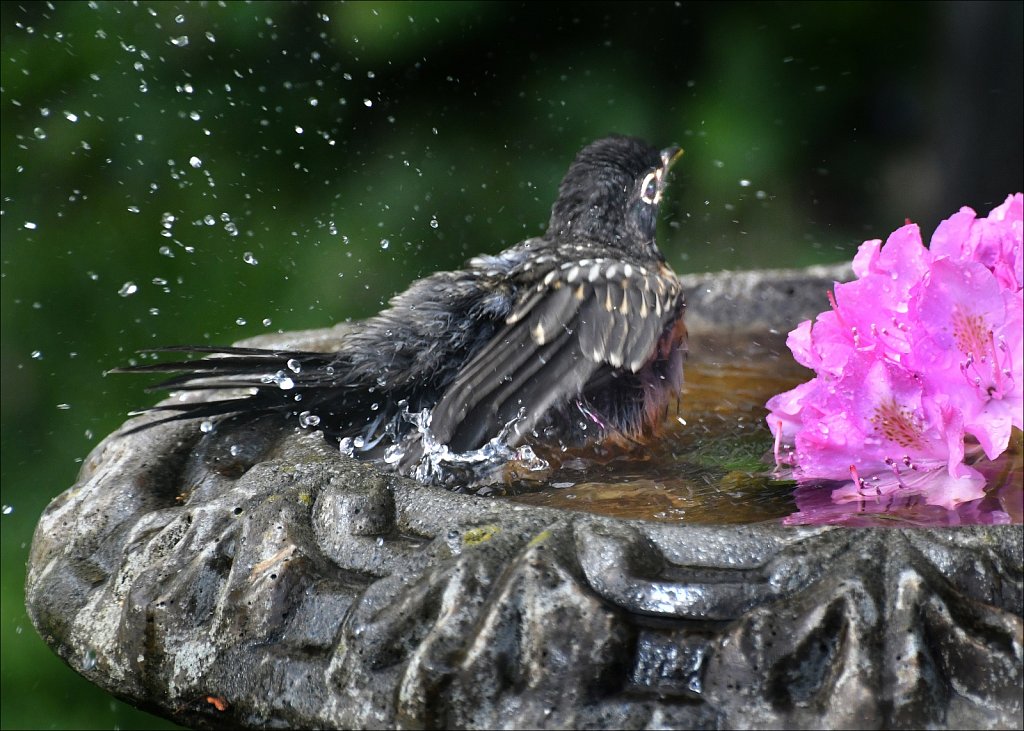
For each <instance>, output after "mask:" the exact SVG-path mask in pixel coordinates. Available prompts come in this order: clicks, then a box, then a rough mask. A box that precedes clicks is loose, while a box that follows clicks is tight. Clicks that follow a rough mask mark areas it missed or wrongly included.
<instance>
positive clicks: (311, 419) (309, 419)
mask: <svg viewBox="0 0 1024 731" xmlns="http://www.w3.org/2000/svg"><path fill="white" fill-rule="evenodd" d="M319 423H320V417H319V416H317V415H316V414H311V413H310V412H308V411H303V412H302V413H301V414H299V424H300V425H302V426H303V427H305V428H307V429H308V428H309V427H312V426H316V425H317V424H319Z"/></svg>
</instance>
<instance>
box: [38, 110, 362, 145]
mask: <svg viewBox="0 0 1024 731" xmlns="http://www.w3.org/2000/svg"><path fill="white" fill-rule="evenodd" d="M367 106H369V104H367ZM32 134H33V135H35V137H36V139H37V140H45V139H46V132H44V131H43V128H42V127H36V128H35V129H34V130H32Z"/></svg>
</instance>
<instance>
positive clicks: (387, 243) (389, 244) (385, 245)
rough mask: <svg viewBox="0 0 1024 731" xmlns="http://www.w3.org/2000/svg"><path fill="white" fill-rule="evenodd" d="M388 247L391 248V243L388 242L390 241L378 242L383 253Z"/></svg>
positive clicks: (382, 240)
mask: <svg viewBox="0 0 1024 731" xmlns="http://www.w3.org/2000/svg"><path fill="white" fill-rule="evenodd" d="M389 246H391V242H390V241H388V240H387V239H381V240H380V248H382V249H384V250H385V251H387V248H388V247H389Z"/></svg>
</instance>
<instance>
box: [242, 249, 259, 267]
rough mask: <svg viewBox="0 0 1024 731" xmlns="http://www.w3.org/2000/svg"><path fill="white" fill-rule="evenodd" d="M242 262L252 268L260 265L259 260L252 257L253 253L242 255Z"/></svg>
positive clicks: (248, 252)
mask: <svg viewBox="0 0 1024 731" xmlns="http://www.w3.org/2000/svg"><path fill="white" fill-rule="evenodd" d="M242 261H244V262H245V263H246V264H249V265H251V266H256V265H257V264H259V263H260V261H259V259H257V258H256V257H255V256H253V255H252V252H251V251H247V252H245V253H244V254H242Z"/></svg>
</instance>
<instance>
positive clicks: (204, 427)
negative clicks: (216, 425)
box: [199, 419, 213, 434]
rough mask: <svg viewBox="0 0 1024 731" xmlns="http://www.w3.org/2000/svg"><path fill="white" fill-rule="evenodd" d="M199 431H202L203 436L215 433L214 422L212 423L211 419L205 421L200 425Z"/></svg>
mask: <svg viewBox="0 0 1024 731" xmlns="http://www.w3.org/2000/svg"><path fill="white" fill-rule="evenodd" d="M199 431H201V432H202V433H203V434H209V433H210V432H212V431H213V422H212V421H210V420H209V419H204V420H203V422H202V423H201V424H200V425H199Z"/></svg>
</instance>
